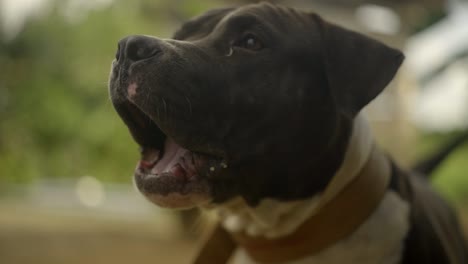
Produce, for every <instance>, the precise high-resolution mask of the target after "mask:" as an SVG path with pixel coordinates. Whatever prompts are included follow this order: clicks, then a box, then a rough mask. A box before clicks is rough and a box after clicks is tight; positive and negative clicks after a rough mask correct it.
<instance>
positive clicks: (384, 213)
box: [230, 191, 409, 264]
mask: <svg viewBox="0 0 468 264" xmlns="http://www.w3.org/2000/svg"><path fill="white" fill-rule="evenodd" d="M408 216H409V206H408V204H407V203H406V202H405V201H404V200H402V199H401V198H400V197H399V195H398V194H397V193H395V192H393V191H388V192H387V193H386V194H385V197H384V199H383V200H382V202H381V204H380V205H379V207H378V209H377V210H376V211H375V212H374V213H373V214H372V215H371V217H369V218H368V219H367V220H366V221H365V222H364V223H363V224H362V225H361V226H360V227H359V228H358V229H357V230H356V231H355V232H354V233H353V234H352V235H351V236H350V237H348V238H346V239H343V240H341V241H339V242H337V243H336V244H334V245H333V246H331V247H329V248H327V249H325V250H323V251H322V252H320V253H319V254H316V255H314V256H310V257H306V258H304V259H301V260H297V261H292V262H288V263H284V264H344V263H346V264H375V263H379V264H397V263H399V261H400V258H401V254H402V250H403V240H404V238H405V236H406V234H407V232H408V229H409V223H408ZM230 263H231V264H257V263H256V262H255V261H253V260H251V259H250V258H249V257H248V255H247V254H246V253H245V252H244V251H242V250H238V251H237V252H236V254H235V255H234V257H233V258H232V260H231V262H230Z"/></svg>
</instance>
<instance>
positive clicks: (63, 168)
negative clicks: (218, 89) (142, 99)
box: [0, 0, 468, 264]
mask: <svg viewBox="0 0 468 264" xmlns="http://www.w3.org/2000/svg"><path fill="white" fill-rule="evenodd" d="M243 2H244V3H246V2H249V1H229V2H228V1H216V0H212V1H195V0H170V1H163V0H133V1H124V0H99V1H98V0H0V263H2V264H10V263H11V264H21V263H35V264H41V263H47V264H54V263H114V264H119V263H139V262H143V261H145V262H146V263H188V260H189V259H190V258H191V257H192V256H193V253H194V245H195V244H196V241H197V239H198V238H199V237H200V230H202V227H203V225H204V224H203V221H200V220H197V217H196V213H195V212H193V211H190V212H185V213H174V212H172V211H168V210H163V209H159V208H156V207H154V206H152V205H150V204H149V203H147V202H146V201H145V200H144V199H143V198H142V197H140V195H139V194H138V193H137V192H136V191H135V190H134V189H133V187H132V185H131V175H132V173H133V168H134V166H135V164H136V161H137V159H138V157H139V153H138V148H137V146H136V145H135V144H134V142H133V141H132V139H131V138H130V136H129V133H128V132H127V129H126V127H125V126H124V125H123V122H122V121H121V120H120V119H119V118H118V117H117V115H116V114H115V113H114V110H113V108H112V105H111V103H110V101H109V99H108V95H107V78H108V75H109V70H110V63H111V61H112V60H113V58H114V54H115V51H116V48H117V41H118V40H119V39H120V38H122V37H124V36H126V35H129V34H146V35H157V36H160V37H165V38H169V37H170V36H171V33H172V32H173V31H174V30H175V29H176V28H177V27H178V26H180V24H181V23H182V22H183V21H185V20H187V19H188V18H190V17H192V16H194V15H197V14H200V13H202V12H203V11H206V10H208V9H210V8H212V7H220V6H226V5H238V4H242V3H243ZM252 2H253V1H252ZM276 2H282V3H287V4H288V5H290V6H295V7H299V8H305V9H310V10H314V11H316V12H318V13H319V14H321V15H322V16H323V17H324V18H325V19H328V20H331V21H334V22H336V23H338V24H341V25H344V26H346V27H349V28H352V29H355V30H358V31H360V32H363V33H365V34H368V35H371V36H373V37H376V38H378V39H380V40H382V41H384V42H386V43H388V44H389V45H392V46H394V47H397V48H400V49H402V50H403V51H404V52H405V54H406V56H407V60H406V63H405V64H404V66H403V67H402V69H401V70H400V73H399V75H398V77H397V78H396V79H395V80H394V82H393V83H392V84H391V85H390V86H389V87H388V89H387V90H386V92H385V93H384V94H382V95H381V96H379V98H378V99H377V100H376V101H375V102H374V103H372V105H370V106H369V107H368V108H367V109H366V111H367V112H368V115H369V118H370V119H371V121H372V124H373V128H374V132H375V135H376V137H377V140H378V141H379V143H380V144H381V145H383V146H384V147H385V149H386V150H387V151H389V152H390V153H392V154H393V155H394V156H395V158H396V160H397V161H398V162H399V163H400V164H402V165H404V166H410V165H411V164H414V162H415V161H417V160H419V159H421V158H423V157H424V156H426V155H428V154H429V153H432V152H433V151H436V150H437V149H438V148H439V147H440V146H442V145H443V144H444V143H446V142H449V141H450V140H451V139H453V138H454V137H455V136H457V135H460V134H461V133H463V131H465V130H466V129H468V4H467V2H466V1H442V0H411V1H410V0H407V1H403V0H401V1H360V0H349V1H348V0H341V1H340V0H326V1H325V0H322V1H276ZM285 37H287V36H285ZM433 182H434V185H435V186H436V188H437V189H438V190H439V191H440V192H441V193H442V194H443V195H444V196H445V197H446V198H447V199H449V200H450V202H452V203H453V204H454V205H455V206H456V207H457V208H458V209H459V210H460V212H461V216H462V219H464V220H463V221H464V223H466V226H467V227H468V217H466V215H468V144H465V146H464V147H462V148H459V149H457V151H456V152H454V153H453V155H451V156H450V157H449V158H448V160H447V162H445V163H444V164H443V166H441V167H440V169H438V170H437V171H436V173H435V174H434V176H433ZM467 230H468V229H467Z"/></svg>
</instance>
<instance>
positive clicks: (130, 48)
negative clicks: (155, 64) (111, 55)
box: [115, 36, 161, 62]
mask: <svg viewBox="0 0 468 264" xmlns="http://www.w3.org/2000/svg"><path fill="white" fill-rule="evenodd" d="M159 52H161V45H160V41H159V39H157V38H152V37H147V36H128V37H126V38H123V39H121V40H120V41H119V45H118V48H117V53H116V54H115V59H116V60H117V61H124V60H130V61H132V62H137V61H140V60H144V59H148V58H151V57H154V56H155V55H156V54H158V53H159Z"/></svg>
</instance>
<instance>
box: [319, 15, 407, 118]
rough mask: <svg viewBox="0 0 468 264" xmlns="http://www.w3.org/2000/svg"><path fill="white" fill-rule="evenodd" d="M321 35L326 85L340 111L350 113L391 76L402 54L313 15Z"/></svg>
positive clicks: (370, 98) (380, 88) (368, 99)
mask: <svg viewBox="0 0 468 264" xmlns="http://www.w3.org/2000/svg"><path fill="white" fill-rule="evenodd" d="M313 17H314V20H316V21H317V23H318V25H319V27H320V30H321V35H322V39H323V42H322V47H323V55H324V57H323V60H324V63H325V71H326V74H327V79H328V84H329V88H330V89H331V91H332V94H333V96H334V98H335V101H336V103H337V105H338V107H339V108H340V110H341V111H342V112H343V113H344V114H346V115H351V116H354V115H356V114H357V113H358V112H359V111H360V110H361V109H362V108H363V107H364V106H366V105H367V104H368V103H369V102H370V101H372V99H374V98H375V97H376V96H377V95H378V94H379V93H380V92H382V90H383V89H384V88H385V87H386V86H387V84H388V83H389V82H390V81H391V80H392V79H393V77H394V76H395V74H396V72H397V70H398V68H399V67H400V65H401V63H402V62H403V59H404V55H403V54H402V53H401V52H400V51H398V50H396V49H393V48H390V47H388V46H386V45H385V44H383V43H381V42H379V41H377V40H374V39H371V38H368V37H366V36H364V35H361V34H359V33H356V32H353V31H350V30H347V29H344V28H342V27H339V26H337V25H333V24H331V23H329V22H326V21H324V20H323V19H322V18H320V17H319V16H317V15H315V14H314V15H313Z"/></svg>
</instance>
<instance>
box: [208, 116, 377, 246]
mask: <svg viewBox="0 0 468 264" xmlns="http://www.w3.org/2000/svg"><path fill="white" fill-rule="evenodd" d="M372 147H373V140H372V136H371V131H370V128H369V125H368V123H367V121H366V120H365V118H364V117H363V116H362V114H360V115H358V116H357V117H356V119H355V121H354V124H353V131H352V133H351V137H350V140H349V143H348V147H347V150H346V153H345V157H344V160H343V162H342V165H341V166H340V168H339V169H338V170H337V172H336V173H335V175H334V177H333V178H332V180H331V182H330V183H329V184H328V186H327V187H326V189H325V190H324V191H323V192H322V193H321V194H318V195H315V196H313V197H311V198H309V199H304V200H297V201H289V202H282V201H278V200H275V199H263V200H262V201H261V202H260V203H259V205H258V206H256V207H250V206H248V205H247V204H246V202H245V201H244V200H243V199H242V198H235V199H233V200H231V201H229V202H227V203H225V204H223V205H221V206H219V207H218V208H217V209H216V210H217V213H218V215H219V217H220V220H221V223H222V225H223V226H224V228H226V229H227V230H228V231H230V232H245V233H246V234H247V235H250V236H264V237H267V238H277V237H282V236H285V235H288V234H290V233H292V232H294V230H296V229H297V228H298V227H299V226H300V225H301V224H302V223H303V222H305V221H306V220H307V219H308V218H309V217H310V216H311V215H313V214H315V213H316V212H318V211H319V210H320V208H322V206H324V205H325V204H327V203H328V202H329V201H330V200H332V199H333V198H334V197H335V196H336V195H337V194H338V193H339V192H340V191H341V190H343V188H345V187H346V186H347V184H348V183H350V182H351V181H352V180H353V179H354V178H355V177H356V176H357V175H358V174H359V171H360V170H361V169H362V167H363V166H364V164H366V162H367V161H368V159H369V155H370V153H371V150H372Z"/></svg>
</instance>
